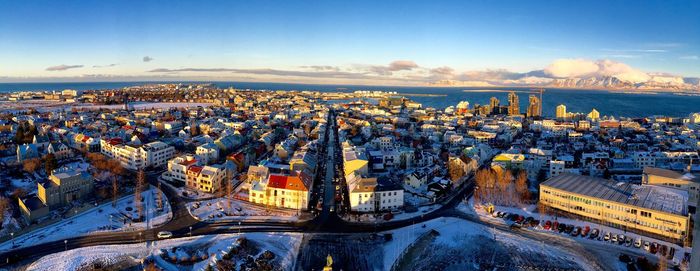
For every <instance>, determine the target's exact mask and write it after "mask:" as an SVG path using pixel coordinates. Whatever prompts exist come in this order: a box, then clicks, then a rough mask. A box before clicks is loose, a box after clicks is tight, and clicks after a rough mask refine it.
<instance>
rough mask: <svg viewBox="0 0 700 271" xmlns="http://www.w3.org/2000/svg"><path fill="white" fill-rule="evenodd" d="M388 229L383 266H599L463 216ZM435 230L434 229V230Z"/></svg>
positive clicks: (440, 267) (418, 268) (552, 247)
mask: <svg viewBox="0 0 700 271" xmlns="http://www.w3.org/2000/svg"><path fill="white" fill-rule="evenodd" d="M424 224H425V226H423V224H421V225H413V226H409V227H404V228H401V229H397V230H393V231H388V232H387V233H391V234H392V235H393V238H392V240H391V241H389V242H387V243H386V244H385V245H384V246H383V250H384V262H383V270H391V269H392V266H393V268H395V269H396V270H407V269H406V268H409V269H411V270H482V269H492V268H494V267H500V268H499V270H500V269H505V270H512V269H516V270H517V269H525V268H536V270H542V269H584V270H595V268H593V267H591V266H588V265H586V264H585V261H584V260H582V259H580V258H579V257H578V256H576V255H573V254H572V253H569V252H568V251H566V250H562V249H561V248H559V247H555V246H551V245H548V244H545V243H538V242H533V241H532V240H530V239H527V238H524V237H521V236H518V235H514V234H512V233H510V232H504V231H500V230H495V229H492V228H489V227H486V226H484V225H481V224H476V223H473V222H469V221H466V220H463V219H459V218H439V219H434V220H430V221H428V222H426V223H424ZM433 230H434V231H435V232H432V233H431V231H433Z"/></svg>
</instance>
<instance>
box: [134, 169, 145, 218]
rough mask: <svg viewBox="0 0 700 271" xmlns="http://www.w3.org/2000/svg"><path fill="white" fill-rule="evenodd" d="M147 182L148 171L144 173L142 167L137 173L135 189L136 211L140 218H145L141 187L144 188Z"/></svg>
mask: <svg viewBox="0 0 700 271" xmlns="http://www.w3.org/2000/svg"><path fill="white" fill-rule="evenodd" d="M145 182H146V173H144V172H143V169H141V170H139V172H138V174H137V175H136V187H135V189H134V204H136V212H137V213H138V215H139V219H141V218H143V203H142V202H141V201H142V200H143V197H142V195H141V189H143V185H144V183H145Z"/></svg>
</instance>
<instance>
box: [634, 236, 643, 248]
mask: <svg viewBox="0 0 700 271" xmlns="http://www.w3.org/2000/svg"><path fill="white" fill-rule="evenodd" d="M634 247H636V248H640V247H642V238H637V240H634Z"/></svg>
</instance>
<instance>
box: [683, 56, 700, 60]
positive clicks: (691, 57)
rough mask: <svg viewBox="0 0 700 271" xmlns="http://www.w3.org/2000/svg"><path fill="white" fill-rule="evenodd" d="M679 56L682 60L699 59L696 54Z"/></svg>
mask: <svg viewBox="0 0 700 271" xmlns="http://www.w3.org/2000/svg"><path fill="white" fill-rule="evenodd" d="M679 58H680V59H683V60H698V59H700V57H698V56H681V57H679Z"/></svg>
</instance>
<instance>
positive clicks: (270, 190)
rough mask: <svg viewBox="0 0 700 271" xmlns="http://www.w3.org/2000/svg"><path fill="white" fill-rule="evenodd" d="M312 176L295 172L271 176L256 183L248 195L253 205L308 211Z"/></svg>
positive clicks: (252, 185)
mask: <svg viewBox="0 0 700 271" xmlns="http://www.w3.org/2000/svg"><path fill="white" fill-rule="evenodd" d="M311 182H312V180H311V175H308V174H306V173H305V172H295V173H293V174H291V175H280V174H270V175H269V176H268V178H267V179H264V180H262V181H254V182H253V183H252V184H251V188H250V190H249V193H248V200H249V201H250V202H252V203H257V204H262V205H267V206H274V207H278V208H290V209H297V210H306V209H308V205H309V197H310V191H309V187H310V186H311Z"/></svg>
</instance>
